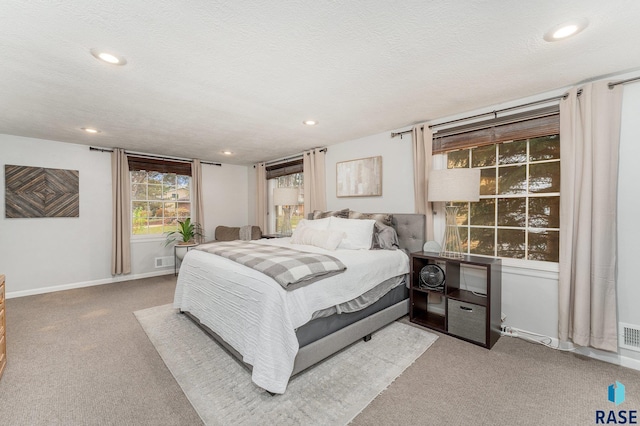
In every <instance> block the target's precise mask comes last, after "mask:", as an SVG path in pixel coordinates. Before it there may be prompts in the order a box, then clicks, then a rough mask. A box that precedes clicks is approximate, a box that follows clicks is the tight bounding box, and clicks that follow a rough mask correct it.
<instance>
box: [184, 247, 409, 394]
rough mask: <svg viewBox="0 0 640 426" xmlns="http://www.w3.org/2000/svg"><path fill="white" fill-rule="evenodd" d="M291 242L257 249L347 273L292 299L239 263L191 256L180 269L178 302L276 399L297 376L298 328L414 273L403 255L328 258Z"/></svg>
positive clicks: (349, 253)
mask: <svg viewBox="0 0 640 426" xmlns="http://www.w3.org/2000/svg"><path fill="white" fill-rule="evenodd" d="M289 241H290V238H278V239H270V240H258V241H255V242H257V243H259V244H271V245H282V246H286V247H289V248H293V249H297V250H303V251H310V252H316V253H324V254H327V255H330V256H334V257H336V258H338V259H340V260H341V261H342V262H343V263H344V264H345V265H346V266H347V270H346V271H345V272H343V273H341V274H338V275H334V276H332V277H329V278H326V279H323V280H320V281H317V282H315V283H312V284H309V285H307V286H303V287H300V288H297V289H295V290H290V291H287V290H285V289H284V288H282V286H280V285H279V284H278V283H277V282H276V281H274V280H273V279H272V278H269V277H268V276H266V275H264V274H262V273H260V272H257V271H255V270H253V269H250V268H248V267H245V266H243V265H240V264H238V263H236V262H234V261H232V260H229V259H226V258H223V257H220V256H216V255H212V254H210V253H205V252H203V251H199V250H190V251H189V252H188V253H187V254H186V255H185V257H184V260H183V263H182V266H181V268H180V274H179V276H178V283H177V286H176V293H175V297H174V302H173V306H174V307H175V308H179V309H181V310H184V311H189V312H191V313H192V314H194V315H195V316H196V317H197V318H198V319H199V320H200V321H201V322H202V323H203V324H205V325H206V326H207V327H209V328H211V329H212V330H213V331H215V332H216V333H217V334H218V335H219V336H220V337H222V338H223V339H224V340H225V341H226V342H227V343H229V344H230V345H231V346H233V347H234V348H235V349H236V350H237V351H238V352H240V354H242V356H243V360H244V362H246V363H248V364H251V365H252V366H253V372H252V380H253V382H254V383H255V384H256V385H258V386H260V387H262V388H264V389H266V390H268V391H270V392H274V393H284V391H285V389H286V387H287V383H288V381H289V377H290V376H291V372H292V371H293V364H294V360H295V357H296V354H297V352H298V340H297V338H296V335H295V330H296V328H298V327H300V326H302V325H304V324H305V323H307V322H308V321H309V320H310V319H311V316H312V315H313V313H314V312H315V311H318V310H321V309H325V308H328V307H330V306H335V305H338V304H340V303H343V302H346V301H348V300H351V299H354V298H356V297H358V296H359V295H361V294H363V293H365V292H366V291H368V290H370V289H371V288H373V287H375V286H376V285H377V284H379V283H380V282H382V281H384V280H386V279H389V278H391V277H394V276H397V275H402V274H406V273H408V272H409V258H408V257H407V255H406V254H405V253H404V252H402V251H401V250H344V249H338V250H336V251H328V250H324V249H321V248H317V247H314V246H307V245H294V244H290V242H289Z"/></svg>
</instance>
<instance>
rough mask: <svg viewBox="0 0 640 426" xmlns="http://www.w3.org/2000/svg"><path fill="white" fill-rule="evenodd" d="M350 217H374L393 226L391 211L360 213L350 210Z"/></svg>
mask: <svg viewBox="0 0 640 426" xmlns="http://www.w3.org/2000/svg"><path fill="white" fill-rule="evenodd" d="M349 219H373V220H376V221H378V222H382V223H383V224H384V225H387V226H391V225H392V220H393V215H392V214H389V213H360V212H354V211H353V210H349Z"/></svg>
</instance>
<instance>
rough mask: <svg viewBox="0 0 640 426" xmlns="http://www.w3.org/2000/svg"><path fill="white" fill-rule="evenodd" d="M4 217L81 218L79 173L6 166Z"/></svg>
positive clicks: (76, 171)
mask: <svg viewBox="0 0 640 426" xmlns="http://www.w3.org/2000/svg"><path fill="white" fill-rule="evenodd" d="M4 182H5V217H7V218H30V217H79V216H80V173H79V172H78V170H62V169H46V168H44V167H27V166H13V165H9V164H6V165H5V166H4Z"/></svg>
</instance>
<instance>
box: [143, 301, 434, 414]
mask: <svg viewBox="0 0 640 426" xmlns="http://www.w3.org/2000/svg"><path fill="white" fill-rule="evenodd" d="M135 315H136V318H137V319H138V321H139V322H140V324H141V325H142V328H143V329H144V331H145V332H146V333H147V335H148V336H149V339H150V340H151V342H152V343H153V345H154V346H155V348H156V349H157V350H158V353H159V354H160V356H161V357H162V359H163V360H164V362H165V364H166V365H167V367H168V368H169V370H170V371H171V373H172V374H173V376H174V377H175V378H176V381H177V382H178V384H179V385H180V387H182V390H183V391H184V393H185V394H186V396H187V398H188V399H189V401H191V404H192V405H193V407H194V408H195V410H196V411H197V412H198V414H199V415H200V417H201V418H202V420H203V421H204V422H205V423H206V424H207V425H255V424H277V425H296V424H304V425H345V424H347V423H349V422H350V421H351V420H352V419H353V418H354V417H355V416H356V415H358V413H360V412H361V411H362V410H363V409H364V408H365V407H366V406H367V405H369V403H370V402H371V401H372V400H373V399H374V398H375V397H376V396H377V395H378V394H379V393H380V392H382V391H383V390H385V389H386V388H387V387H388V386H389V385H390V384H391V383H392V382H393V381H394V380H395V379H396V377H398V376H399V375H400V374H401V373H402V372H403V371H404V370H405V369H406V368H407V367H408V366H409V365H411V364H412V363H413V362H414V361H415V360H416V358H418V357H419V356H420V355H421V354H423V353H424V351H426V350H427V348H429V346H431V344H432V343H433V342H434V341H435V340H436V339H437V336H436V335H435V334H432V333H429V332H427V331H425V330H422V329H419V328H417V327H413V326H410V325H407V324H402V323H399V322H394V323H392V324H390V325H388V326H387V327H385V328H383V329H381V330H379V331H378V332H376V333H374V334H373V338H372V339H371V340H370V341H369V342H366V343H365V342H363V341H360V342H358V343H356V344H354V345H351V346H350V347H348V348H347V349H345V350H343V351H342V352H340V353H338V354H337V355H335V356H333V357H331V358H329V359H327V360H325V361H324V362H322V363H320V364H318V365H316V366H314V367H312V368H311V369H309V370H307V371H305V372H303V373H301V374H299V375H298V376H296V377H294V378H293V379H291V381H290V382H289V386H288V387H287V391H286V392H285V394H283V395H276V396H269V395H268V394H267V393H266V392H265V391H264V390H262V389H260V388H258V387H257V386H256V385H254V384H253V382H251V373H250V372H249V371H248V370H247V369H245V368H244V367H243V366H242V365H240V364H239V363H238V362H237V361H236V360H235V358H233V357H232V356H231V355H229V354H228V353H227V352H226V351H225V350H224V349H222V348H221V347H220V346H219V345H218V344H217V343H216V342H215V341H214V340H212V339H211V338H210V337H209V336H208V335H207V334H206V333H205V332H204V331H203V330H202V329H200V327H198V326H197V325H195V324H194V323H193V322H192V321H191V320H190V319H189V318H187V317H186V316H185V315H180V314H178V313H177V311H176V310H175V309H173V308H172V307H171V305H163V306H157V307H154V308H150V309H144V310H141V311H136V312H135Z"/></svg>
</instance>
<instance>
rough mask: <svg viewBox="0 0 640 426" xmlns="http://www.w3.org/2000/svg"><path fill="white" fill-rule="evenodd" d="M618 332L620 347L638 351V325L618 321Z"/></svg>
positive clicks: (639, 334) (639, 346)
mask: <svg viewBox="0 0 640 426" xmlns="http://www.w3.org/2000/svg"><path fill="white" fill-rule="evenodd" d="M618 332H619V333H620V336H619V337H620V338H619V339H618V345H619V346H620V347H621V348H624V349H630V350H632V351H636V352H640V326H637V325H632V324H625V323H623V322H621V323H618Z"/></svg>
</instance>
